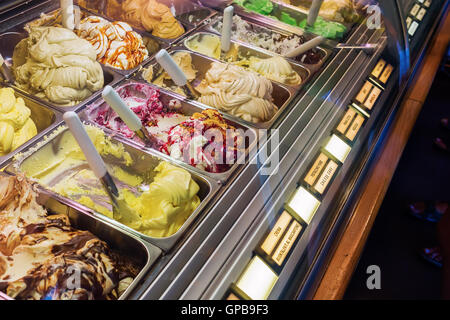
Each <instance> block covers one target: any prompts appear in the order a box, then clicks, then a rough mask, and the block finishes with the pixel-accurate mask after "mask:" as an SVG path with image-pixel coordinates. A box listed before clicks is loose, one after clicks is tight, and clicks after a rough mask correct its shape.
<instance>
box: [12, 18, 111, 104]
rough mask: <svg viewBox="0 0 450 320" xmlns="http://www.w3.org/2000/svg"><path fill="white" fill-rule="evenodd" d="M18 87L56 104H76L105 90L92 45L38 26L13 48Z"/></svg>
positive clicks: (67, 33)
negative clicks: (96, 92)
mask: <svg viewBox="0 0 450 320" xmlns="http://www.w3.org/2000/svg"><path fill="white" fill-rule="evenodd" d="M13 71H14V75H15V78H16V85H17V86H18V87H20V88H22V89H24V90H25V91H27V92H29V93H31V94H34V95H36V96H38V97H39V98H43V99H46V100H49V101H51V102H53V103H55V104H57V105H68V106H70V105H75V104H77V103H79V102H81V101H82V100H84V99H86V98H88V97H89V96H91V95H92V94H93V93H94V92H95V91H97V90H100V89H101V88H102V87H103V83H104V79H103V70H102V67H101V66H100V64H99V63H98V62H97V61H96V53H95V50H94V48H93V47H92V45H91V44H90V43H89V42H88V41H86V40H84V39H80V38H78V37H77V35H76V34H75V33H73V32H72V31H70V30H68V29H65V28H57V27H35V28H31V29H30V34H29V36H28V37H27V38H25V39H23V40H21V41H20V42H19V43H18V44H17V46H16V47H15V48H14V54H13Z"/></svg>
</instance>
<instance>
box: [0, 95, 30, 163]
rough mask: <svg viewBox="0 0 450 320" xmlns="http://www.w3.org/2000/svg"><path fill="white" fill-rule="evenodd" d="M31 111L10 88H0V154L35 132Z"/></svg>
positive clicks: (11, 149) (4, 153)
mask: <svg viewBox="0 0 450 320" xmlns="http://www.w3.org/2000/svg"><path fill="white" fill-rule="evenodd" d="M30 116H31V111H30V109H29V108H27V107H26V106H25V101H23V99H22V98H16V97H15V95H14V90H13V89H11V88H2V89H0V156H4V155H6V154H8V153H10V152H12V151H14V150H15V149H17V148H18V147H20V146H21V145H22V144H24V143H25V142H27V141H28V140H30V139H31V138H33V137H34V136H35V135H36V134H37V128H36V125H35V124H34V122H33V120H32V119H31V118H30Z"/></svg>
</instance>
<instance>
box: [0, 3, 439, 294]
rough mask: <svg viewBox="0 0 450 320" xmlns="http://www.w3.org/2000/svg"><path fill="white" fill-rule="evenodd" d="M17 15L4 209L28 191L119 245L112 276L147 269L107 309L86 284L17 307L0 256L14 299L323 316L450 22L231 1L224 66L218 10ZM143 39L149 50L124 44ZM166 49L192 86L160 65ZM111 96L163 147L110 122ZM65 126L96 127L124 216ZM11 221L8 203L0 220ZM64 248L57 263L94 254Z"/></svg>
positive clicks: (401, 13) (390, 11) (3, 44)
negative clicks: (366, 195)
mask: <svg viewBox="0 0 450 320" xmlns="http://www.w3.org/2000/svg"><path fill="white" fill-rule="evenodd" d="M5 2H6V3H7V4H5V5H3V4H2V6H0V54H1V55H2V56H3V58H4V61H5V63H4V65H3V67H2V73H1V74H2V76H1V77H2V81H1V83H0V139H2V140H0V146H1V148H2V149H0V170H1V175H0V192H4V193H5V195H7V192H8V190H9V189H8V188H7V187H2V186H3V185H6V186H9V185H11V184H15V185H17V186H19V185H20V186H21V188H23V190H29V189H30V188H32V189H33V190H34V191H33V192H32V193H31V194H33V197H32V198H33V199H36V201H35V202H33V206H34V207H33V208H39V209H36V212H41V216H40V219H44V220H45V221H46V223H48V221H52V217H53V216H56V217H60V216H61V215H64V216H65V217H66V218H60V219H62V220H64V221H65V223H66V224H71V225H72V227H73V228H76V229H80V230H84V231H79V232H90V234H92V235H93V237H97V238H98V239H100V240H98V241H102V248H104V247H105V246H109V247H110V248H111V250H112V251H111V252H114V253H111V256H112V258H110V259H111V261H112V262H111V263H112V264H114V265H115V266H116V265H117V269H118V270H119V269H120V268H123V267H124V265H122V262H117V261H115V260H114V258H115V257H116V256H117V255H118V256H122V255H123V256H126V257H127V259H128V258H129V260H130V261H132V262H133V267H132V268H131V267H130V268H131V269H130V270H132V271H133V272H132V273H131V275H129V276H128V277H124V276H120V277H119V276H117V277H116V278H114V279H113V280H114V281H113V283H114V286H111V287H110V288H108V290H110V292H109V293H108V295H106V296H95V295H93V294H92V293H91V291H93V292H95V288H87V287H83V290H84V291H83V292H81V293H79V292H78V291H77V290H72V289H70V290H69V289H68V288H66V287H61V288H58V290H56V291H57V292H54V291H55V290H53V291H52V292H50V291H51V290H50V289H51V288H45V287H42V286H41V287H39V290H38V289H36V288H34V287H29V288H25V289H23V290H24V291H23V292H17V290H16V289H17V283H15V282H13V281H10V280H9V278H8V276H9V275H10V274H13V275H14V276H16V278H18V276H17V274H15V273H14V264H13V263H10V264H8V265H7V266H6V265H5V266H6V267H4V268H3V265H4V264H5V262H4V261H3V260H5V261H9V260H8V259H7V258H6V257H7V256H11V252H10V251H11V250H10V251H5V252H3V251H2V250H0V299H12V298H15V299H33V298H34V299H44V298H45V299H60V298H61V297H63V298H72V299H77V298H80V297H85V296H86V295H88V298H92V299H133V300H139V299H140V300H148V299H229V300H241V299H243V300H260V299H310V298H311V297H312V295H313V294H314V292H315V290H316V288H317V286H318V283H319V282H320V279H321V278H322V275H323V274H324V271H325V270H326V268H327V263H328V257H329V254H330V252H331V251H332V249H333V247H334V246H335V245H336V243H337V242H339V233H340V231H341V230H342V228H343V226H345V224H346V222H347V221H348V219H349V218H350V216H351V212H350V204H351V202H352V200H353V199H354V198H355V196H356V195H357V193H358V190H359V189H360V188H361V184H362V183H363V181H364V179H365V177H366V174H367V168H368V167H369V166H370V164H371V162H372V161H373V156H374V154H375V153H376V151H377V148H379V142H380V140H381V139H382V137H383V135H384V134H385V132H386V130H388V128H389V126H390V125H391V122H392V119H393V117H394V115H395V114H396V111H397V108H398V106H399V102H400V101H401V99H402V97H403V95H404V93H405V91H406V89H407V88H408V84H409V81H410V79H411V77H412V76H413V75H414V73H415V71H416V70H417V68H418V66H419V65H420V61H421V57H422V56H423V54H424V50H425V49H426V48H427V46H428V44H429V41H430V39H431V37H432V35H433V34H434V32H435V30H436V28H437V25H438V23H439V21H440V20H441V19H442V17H443V15H444V13H445V12H446V10H447V6H448V1H445V0H432V1H427V0H416V1H403V0H397V1H392V0H389V1H387V0H380V1H363V0H361V1H352V0H324V1H323V3H322V6H321V7H320V10H318V11H317V13H318V15H317V17H316V19H314V20H313V21H312V22H311V21H309V20H310V17H311V16H312V12H313V11H314V10H313V9H311V6H312V5H313V2H314V3H315V1H311V0H272V1H271V0H235V1H234V2H233V3H232V6H233V7H234V16H233V18H232V20H231V27H230V28H231V41H230V49H229V50H228V51H226V52H224V51H223V50H221V45H222V42H221V41H222V40H221V39H222V38H221V34H222V32H223V29H224V24H225V23H224V21H223V20H224V19H223V15H224V9H225V6H223V5H221V3H223V2H222V1H211V2H209V1H195V0H139V1H130V0H124V1H121V0H111V1H109V0H92V1H91V0H83V1H82V0H80V1H74V4H75V5H76V6H75V9H76V10H75V12H76V13H77V12H78V13H79V15H78V16H77V14H75V19H74V21H75V24H74V26H73V31H72V30H68V29H71V28H63V27H62V25H61V21H60V20H58V19H64V18H61V16H60V14H59V13H58V12H59V11H58V10H59V6H60V2H59V1H55V0H33V1H22V2H20V1H5ZM227 3H230V1H227ZM78 8H79V10H78ZM77 20H79V21H77ZM62 24H64V25H65V23H62ZM416 24H417V26H416ZM124 34H125V35H126V36H124ZM137 36H139V37H140V39H141V40H142V44H143V46H144V47H142V45H141V42H140V41H137V40H136V41H131V42H130V43H126V41H125V40H123V39H128V40H129V39H130V38H133V39H135V38H136V37H137ZM319 36H320V37H323V38H319ZM96 37H97V38H96ZM317 39H320V42H317V43H318V44H317V45H316V46H314V47H312V48H311V47H310V48H308V49H306V50H303V52H301V53H298V54H291V53H292V52H295V51H296V50H298V49H299V47H301V46H302V45H303V44H304V43H308V42H309V41H311V40H313V41H315V40H317ZM128 40H127V41H128ZM105 44H106V45H105ZM80 48H81V49H80ZM83 48H85V49H83ZM144 48H147V49H145V50H147V55H143V54H142V52H143V51H142V50H144ZM119 49H120V50H119ZM160 49H165V50H167V52H168V53H169V55H171V57H172V58H173V60H174V61H175V63H176V64H178V65H179V67H180V69H181V70H182V71H183V73H184V75H185V76H186V79H187V83H188V84H187V85H186V86H177V85H176V81H174V80H172V78H171V76H170V75H169V73H170V72H167V71H166V70H165V69H163V68H162V67H161V65H160V64H159V63H158V62H157V59H156V58H155V54H156V53H157V52H158V51H159V50H160ZM109 51H111V52H110V53H108V52H109ZM112 57H114V59H115V60H114V61H116V62H117V63H118V64H114V61H113V60H111V59H112ZM138 58H139V59H138ZM136 59H138V60H136ZM111 61H112V62H111ZM128 63H130V68H128V70H119V69H120V68H117V65H119V64H120V65H122V66H123V65H124V64H125V65H128ZM2 64H3V63H2ZM114 66H115V67H114ZM122 69H127V68H122ZM7 73H10V74H12V77H13V79H8V74H7ZM177 83H178V82H177ZM108 85H109V86H111V87H112V89H113V90H114V91H116V92H117V94H118V96H119V97H120V98H121V99H122V100H123V101H124V102H125V104H126V105H127V106H128V107H129V108H130V109H131V110H132V111H133V112H134V113H135V114H136V115H137V117H138V118H139V120H140V122H141V123H142V125H143V126H144V127H146V130H148V132H150V133H151V135H152V137H153V139H152V140H151V141H146V140H145V139H143V138H142V136H140V135H138V134H137V133H136V130H131V129H130V127H128V126H127V125H126V124H125V122H124V121H123V120H122V119H121V118H120V117H119V115H118V114H117V113H116V111H114V110H113V109H112V108H111V107H110V106H109V105H108V103H107V102H106V101H107V99H106V98H103V97H102V90H103V89H104V88H105V87H106V86H108ZM2 90H6V91H5V93H4V94H2V92H3V91H2ZM11 94H13V95H14V97H11ZM7 95H9V100H8V99H7V98H8V96H7ZM19 98H20V99H21V100H20V103H21V105H20V107H17V108H22V109H23V108H27V109H23V110H25V111H26V112H24V113H25V115H28V117H29V118H30V119H31V120H32V121H33V122H34V124H35V127H36V128H34V127H33V128H32V129H33V130H31V129H29V130H28V131H27V133H30V132H31V133H32V134H29V135H28V136H26V138H24V137H23V136H24V135H22V134H20V133H21V132H22V131H20V130H21V128H20V126H16V122H17V123H18V122H19V120H21V121H22V122H25V120H26V119H22V118H23V117H22V118H20V119H19V117H20V116H21V115H19V112H18V111H15V113H16V118H17V119H16V118H12V117H13V116H14V114H13V113H14V112H13V103H12V102H8V101H10V100H11V99H12V100H11V101H14V99H19ZM17 101H18V100H17ZM22 102H23V104H24V106H22ZM17 103H18V102H16V104H17ZM10 105H11V106H10ZM25 106H26V107H25ZM14 108H16V107H14ZM10 109H11V110H10ZM14 110H16V109H14ZM66 111H74V112H76V113H77V114H78V116H79V118H80V119H81V120H82V121H83V122H84V124H85V128H86V131H87V132H88V135H89V137H90V139H91V140H92V141H93V142H94V145H95V147H96V148H97V150H98V151H99V153H100V155H101V156H102V158H103V159H104V161H105V163H106V167H107V169H108V171H109V172H110V173H111V176H112V179H113V180H114V181H115V182H116V184H117V186H118V189H119V190H120V192H121V194H122V195H123V200H124V201H125V203H126V205H127V206H128V208H129V209H131V210H130V212H128V211H127V212H123V213H122V214H121V213H120V212H119V213H117V212H116V211H115V210H113V205H112V204H111V201H110V199H109V198H108V196H107V193H106V192H105V191H104V190H103V189H102V185H101V183H100V181H99V180H98V179H97V178H96V177H95V175H94V174H93V172H92V171H90V169H89V166H88V165H87V162H86V160H85V158H84V156H83V154H82V152H81V149H80V148H79V147H78V145H77V144H76V142H75V139H74V138H73V136H72V135H71V133H70V131H69V130H68V129H67V126H66V124H65V122H64V120H63V113H64V112H66ZM22 122H21V123H22ZM11 123H13V124H14V125H12V124H11ZM7 125H8V126H7ZM16 127H17V128H16ZM8 130H9V131H8ZM198 132H200V135H197V133H198ZM212 132H213V133H212ZM16 136H17V138H15V137H16ZM8 139H9V140H8ZM14 139H16V140H17V141H20V142H21V143H18V142H17V143H14V141H16V140H14ZM8 141H13V143H12V145H14V146H15V148H14V150H12V148H11V147H9V149H6V147H5V145H7V143H8ZM9 144H11V142H10V143H9ZM3 149H5V150H7V151H8V152H4V153H2V151H3ZM31 184H33V185H34V186H33V187H31ZM17 188H19V187H17ZM17 188H16V189H17ZM19 189H20V188H19ZM30 190H31V189H30ZM22 192H24V193H25V191H22ZM5 195H0V198H1V197H5ZM19 198H20V197H19ZM33 201H34V200H33ZM5 208H7V207H6V205H5V204H2V200H0V209H1V210H0V218H1V215H2V214H3V212H6V211H5V210H6V209H5ZM39 210H40V211H39ZM42 210H44V211H45V212H46V213H45V215H44V214H43V213H42V212H44V211H42ZM17 214H19V213H17ZM62 220H61V221H62ZM7 223H9V222H8V221H6V220H5V222H3V220H2V219H0V249H1V248H2V239H3V238H5V237H2V235H5V236H8V235H7V234H3V233H7V232H9V231H8V230H9V229H8V228H7V227H5V226H6V224H7ZM55 223H56V222H55ZM2 224H5V225H3V226H2ZM25 229H26V230H29V229H30V228H27V227H25ZM41 229H42V228H41ZM41 229H39V230H37V231H36V232H44V231H45V230H41ZM33 230H34V229H33ZM27 232H28V231H27ZM45 232H50V231H45ZM30 233H33V232H31V231H30ZM60 237H61V239H62V240H61V239H58V241H59V242H62V243H58V244H56V245H54V244H52V245H53V246H59V247H62V246H64V248H66V249H65V250H71V249H70V248H72V247H76V248H78V247H77V246H82V245H80V244H79V243H78V242H76V241H71V240H70V239H68V240H67V241H66V242H64V239H65V238H64V236H60ZM55 238H56V236H55ZM97 238H96V239H97ZM55 241H56V240H55ZM58 241H56V242H58ZM103 243H104V244H103ZM17 245H18V246H20V243H17ZM83 245H85V246H86V244H84V243H83ZM59 247H58V248H59ZM76 248H75V249H76ZM95 248H97V247H95ZM49 250H50V251H51V252H57V253H58V254H55V255H49V256H46V257H45V259H50V261H51V259H58V258H59V255H60V254H63V253H61V252H60V251H63V250H62V249H61V250H59V251H58V250H56V249H54V248H50V249H49ZM92 250H94V249H92ZM95 250H98V249H95ZM104 250H106V249H104ZM108 250H109V249H108ZM77 252H78V251H77ZM108 252H109V251H108ZM13 258H14V257H13ZM45 259H44V258H42V261H44V260H45ZM80 259H81V258H80ZM105 259H106V258H105ZM117 259H119V258H117ZM108 261H109V260H108ZM119 261H122V260H120V259H119ZM42 263H49V262H46V260H45V261H44V262H42ZM127 270H128V269H127ZM26 271H27V272H29V273H31V274H34V273H35V270H32V268H31V267H30V268H29V270H26ZM117 272H118V274H121V275H122V274H123V273H124V272H123V270H121V271H120V272H119V271H117ZM125 273H126V272H125ZM95 276H96V277H98V278H101V277H104V276H105V275H104V274H103V273H101V272H98V273H97V274H95ZM36 279H38V280H39V278H38V277H37V276H36ZM19 280H20V279H19ZM19 280H18V281H19ZM56 280H58V279H56ZM58 281H59V280H58ZM16 282H17V281H16ZM104 290H106V289H104ZM83 295H84V296H83Z"/></svg>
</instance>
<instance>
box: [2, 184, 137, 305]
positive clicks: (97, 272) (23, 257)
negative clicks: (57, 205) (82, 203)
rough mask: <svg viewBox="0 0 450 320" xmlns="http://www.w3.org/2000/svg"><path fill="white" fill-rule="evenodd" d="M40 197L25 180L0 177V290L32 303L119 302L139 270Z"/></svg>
mask: <svg viewBox="0 0 450 320" xmlns="http://www.w3.org/2000/svg"><path fill="white" fill-rule="evenodd" d="M36 197H37V193H36V192H35V191H34V189H33V187H32V185H31V184H30V183H29V182H28V181H27V180H26V179H25V178H23V177H20V176H19V177H4V176H0V291H3V292H4V293H6V294H7V295H8V296H10V297H12V298H15V299H28V300H59V299H62V300H85V299H89V300H92V299H116V298H118V297H119V296H120V295H121V294H122V293H123V291H124V290H125V289H126V288H127V287H128V285H129V284H130V283H131V282H132V280H133V278H134V277H135V276H136V274H137V270H135V268H134V267H133V266H132V265H131V264H129V263H127V262H125V261H124V260H123V259H122V258H121V257H119V256H118V255H116V254H115V253H114V252H113V251H112V250H111V249H110V248H109V247H108V245H107V244H106V243H105V242H103V241H101V240H100V239H98V238H97V237H96V236H94V235H93V234H92V233H90V232H89V231H80V230H76V229H74V228H73V227H71V225H70V222H69V218H68V217H67V216H66V215H49V214H48V213H47V211H46V210H45V209H44V208H43V207H42V206H41V205H39V204H38V202H37V200H36Z"/></svg>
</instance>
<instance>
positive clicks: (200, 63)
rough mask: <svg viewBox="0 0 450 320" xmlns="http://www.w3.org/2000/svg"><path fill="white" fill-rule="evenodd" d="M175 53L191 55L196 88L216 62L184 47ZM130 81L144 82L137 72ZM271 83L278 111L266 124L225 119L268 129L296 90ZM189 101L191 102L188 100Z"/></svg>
mask: <svg viewBox="0 0 450 320" xmlns="http://www.w3.org/2000/svg"><path fill="white" fill-rule="evenodd" d="M176 52H187V53H189V54H190V55H191V57H192V65H193V68H194V69H195V70H197V77H196V79H195V80H194V81H193V82H192V85H193V86H194V87H196V86H197V85H199V84H200V82H201V81H202V80H203V79H204V78H205V75H206V73H207V72H208V70H209V69H210V67H211V64H212V63H213V62H217V60H215V59H213V58H210V57H207V56H204V55H201V54H199V53H196V52H192V51H190V50H188V49H187V48H186V47H184V46H183V47H180V46H179V47H174V48H172V49H171V50H170V51H169V53H170V54H174V53H176ZM219 63H223V62H219ZM151 67H152V68H153V74H154V75H157V74H159V73H160V72H161V70H160V69H161V67H160V65H159V64H158V63H156V62H152V63H151ZM132 79H135V80H146V79H145V77H144V75H143V71H139V72H138V73H137V74H135V75H133V76H132ZM169 82H170V84H169V85H170V86H172V85H174V84H173V82H172V81H169ZM271 82H272V85H273V92H272V97H273V103H274V104H275V105H276V106H277V107H278V111H277V112H276V114H275V115H274V116H273V117H272V119H271V120H269V121H266V122H260V123H252V122H249V121H245V120H243V119H241V118H239V117H236V116H233V115H229V114H227V118H229V119H232V120H233V121H234V122H236V123H240V124H242V125H244V126H246V127H250V128H256V129H270V128H271V127H272V125H273V124H274V123H275V121H276V120H277V119H278V118H279V117H280V116H281V114H282V113H283V112H284V110H285V109H286V108H287V107H288V105H289V103H290V102H291V100H292V99H293V97H294V95H295V94H296V93H297V91H298V90H297V89H296V88H293V87H287V86H284V85H281V84H279V83H277V82H273V81H271ZM162 89H163V90H170V89H167V88H162ZM175 95H176V96H179V97H180V98H183V96H182V95H180V94H178V93H175ZM190 101H191V100H190ZM192 103H194V104H198V105H201V106H203V107H204V108H208V107H209V108H211V107H210V106H206V105H204V104H202V103H200V102H198V101H193V102H192ZM221 113H222V114H224V115H225V114H226V113H225V112H222V111H221Z"/></svg>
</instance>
